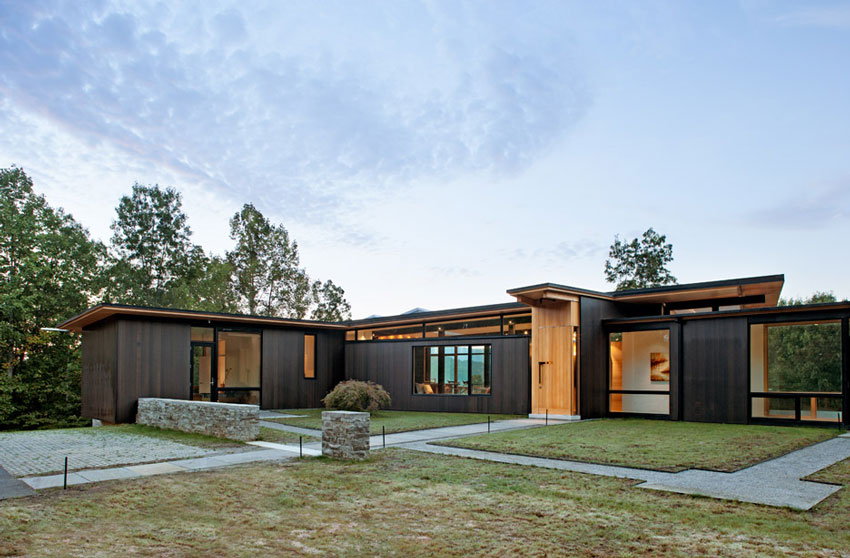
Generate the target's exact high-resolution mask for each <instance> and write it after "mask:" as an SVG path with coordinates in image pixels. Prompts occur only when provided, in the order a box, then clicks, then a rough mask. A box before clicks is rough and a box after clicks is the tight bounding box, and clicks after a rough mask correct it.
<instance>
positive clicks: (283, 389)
mask: <svg viewBox="0 0 850 558" xmlns="http://www.w3.org/2000/svg"><path fill="white" fill-rule="evenodd" d="M305 333H310V334H313V335H315V336H316V377H315V378H310V379H308V378H305V377H304V334H305ZM344 338H345V333H344V332H336V331H334V332H327V331H321V330H312V331H310V330H284V329H266V330H263V379H262V382H263V394H262V397H263V400H262V407H263V408H264V409H292V408H310V407H321V406H322V401H321V400H322V398H323V397H324V396H325V395H326V394H327V393H328V392H329V391H330V390H331V389H333V387H334V386H335V385H336V384H337V383H339V382H340V381H342V380H343V379H344V373H343V343H344Z"/></svg>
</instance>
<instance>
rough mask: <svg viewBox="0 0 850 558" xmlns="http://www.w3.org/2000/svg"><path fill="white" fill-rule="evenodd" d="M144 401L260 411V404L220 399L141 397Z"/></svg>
mask: <svg viewBox="0 0 850 558" xmlns="http://www.w3.org/2000/svg"><path fill="white" fill-rule="evenodd" d="M142 401H163V402H167V403H179V404H181V405H198V406H201V407H204V406H208V407H219V408H231V409H239V410H248V409H250V408H251V407H253V408H254V409H257V410H258V411H259V409H260V406H259V405H246V404H244V403H219V402H218V401H195V400H193V399H168V398H165V397H140V398H139V403H141V402H142Z"/></svg>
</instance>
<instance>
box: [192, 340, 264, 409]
mask: <svg viewBox="0 0 850 558" xmlns="http://www.w3.org/2000/svg"><path fill="white" fill-rule="evenodd" d="M190 339H191V349H190V361H189V378H190V383H191V395H192V399H193V400H195V401H219V402H222V403H245V404H250V405H259V404H260V367H261V365H262V364H261V354H260V347H261V335H260V334H259V333H255V332H247V331H223V330H218V331H216V330H215V329H214V328H211V327H193V328H191V337H190Z"/></svg>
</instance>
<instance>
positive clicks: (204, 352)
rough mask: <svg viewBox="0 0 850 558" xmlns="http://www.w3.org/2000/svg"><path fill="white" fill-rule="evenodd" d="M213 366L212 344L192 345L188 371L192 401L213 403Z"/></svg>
mask: <svg viewBox="0 0 850 558" xmlns="http://www.w3.org/2000/svg"><path fill="white" fill-rule="evenodd" d="M213 365H214V364H213V344H212V343H192V351H191V356H190V362H189V370H190V382H191V384H192V399H193V400H195V401H213V393H214V392H215V389H214V388H215V385H214V384H215V375H214V374H213Z"/></svg>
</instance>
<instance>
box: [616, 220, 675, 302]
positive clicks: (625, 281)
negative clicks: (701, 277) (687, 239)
mask: <svg viewBox="0 0 850 558" xmlns="http://www.w3.org/2000/svg"><path fill="white" fill-rule="evenodd" d="M672 261H673V245H672V244H670V243H668V242H667V236H666V235H663V234H658V233H657V232H655V229H653V228H652V227H650V228H649V229H647V230H646V232H644V233H643V235H642V236H641V237H640V238H634V239H632V240H629V241H623V240H620V237H619V235H617V236H615V237H614V244H612V245H611V248H610V250H609V251H608V260H606V261H605V280H606V281H608V282H609V283H615V285H616V287H615V288H616V290H618V291H623V290H627V289H643V288H647V287H659V286H662V285H674V284H676V278H675V277H674V276H673V274H672V273H670V270H669V269H667V264H669V263H670V262H672Z"/></svg>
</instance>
